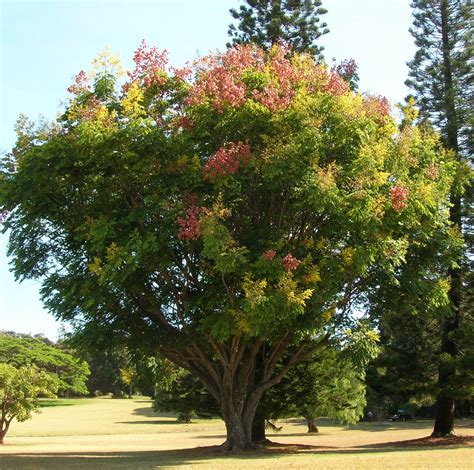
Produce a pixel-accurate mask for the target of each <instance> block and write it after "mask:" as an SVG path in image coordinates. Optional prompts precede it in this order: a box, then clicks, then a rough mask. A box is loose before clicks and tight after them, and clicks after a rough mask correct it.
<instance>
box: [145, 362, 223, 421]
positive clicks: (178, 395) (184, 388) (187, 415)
mask: <svg viewBox="0 0 474 470" xmlns="http://www.w3.org/2000/svg"><path fill="white" fill-rule="evenodd" d="M171 373H172V376H171V377H169V379H168V380H167V381H166V382H167V383H166V384H165V383H164V381H162V385H161V386H158V387H157V390H156V395H155V399H154V401H153V409H154V410H155V411H168V412H169V411H171V412H175V413H178V421H179V422H183V423H189V422H191V419H192V417H193V415H196V416H199V417H203V418H210V417H212V416H219V415H220V411H219V404H218V402H217V401H216V400H215V398H214V397H213V396H212V395H210V394H209V392H208V391H207V390H206V389H205V388H204V386H203V385H202V383H201V382H200V381H199V380H198V379H196V377H193V376H192V375H191V374H190V373H189V372H188V371H187V370H185V369H181V368H179V367H176V366H174V367H172V369H171Z"/></svg>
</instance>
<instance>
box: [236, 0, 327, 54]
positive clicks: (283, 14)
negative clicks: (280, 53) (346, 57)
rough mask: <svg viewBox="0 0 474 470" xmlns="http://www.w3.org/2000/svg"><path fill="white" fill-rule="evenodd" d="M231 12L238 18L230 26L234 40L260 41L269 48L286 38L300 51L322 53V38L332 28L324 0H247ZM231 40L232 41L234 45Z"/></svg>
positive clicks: (242, 42)
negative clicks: (328, 25) (326, 14)
mask: <svg viewBox="0 0 474 470" xmlns="http://www.w3.org/2000/svg"><path fill="white" fill-rule="evenodd" d="M245 3H246V5H241V6H240V8H239V10H235V9H233V8H232V9H231V10H230V14H231V15H232V17H233V18H234V19H235V20H236V21H237V22H238V24H237V26H235V25H234V24H231V25H230V26H229V36H230V37H231V38H232V44H249V43H254V44H258V45H259V46H261V47H262V48H264V49H266V50H269V49H271V47H272V46H273V45H275V44H278V43H279V42H281V41H283V42H285V43H287V44H289V45H291V47H292V49H293V50H294V51H296V52H308V53H310V54H312V55H314V57H322V51H323V49H324V48H323V47H322V46H320V45H318V44H317V41H318V39H319V38H320V37H321V36H322V35H323V34H326V33H328V32H329V29H328V28H327V24H326V23H324V22H323V23H321V16H322V15H324V14H325V13H327V10H325V9H324V8H323V7H322V6H321V5H322V2H321V1H320V0H245ZM230 45H231V44H228V46H230Z"/></svg>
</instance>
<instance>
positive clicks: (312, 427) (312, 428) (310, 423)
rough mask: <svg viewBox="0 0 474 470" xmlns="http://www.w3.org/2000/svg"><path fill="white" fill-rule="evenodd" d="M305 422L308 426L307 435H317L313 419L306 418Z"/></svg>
mask: <svg viewBox="0 0 474 470" xmlns="http://www.w3.org/2000/svg"><path fill="white" fill-rule="evenodd" d="M306 421H307V424H308V432H309V433H313V434H316V433H319V429H318V427H317V426H316V422H315V420H314V418H306Z"/></svg>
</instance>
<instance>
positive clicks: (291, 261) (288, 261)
mask: <svg viewBox="0 0 474 470" xmlns="http://www.w3.org/2000/svg"><path fill="white" fill-rule="evenodd" d="M275 256H276V251H275V250H267V251H265V252H264V253H263V254H262V258H263V259H265V260H267V261H273V259H274V258H275ZM300 264H301V261H300V260H299V259H297V258H295V257H294V256H293V255H292V254H291V253H288V254H287V255H286V256H284V257H283V258H282V259H281V265H282V266H283V268H284V269H285V271H294V270H295V269H297V268H298V266H299V265H300Z"/></svg>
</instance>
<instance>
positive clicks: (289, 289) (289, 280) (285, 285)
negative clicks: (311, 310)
mask: <svg viewBox="0 0 474 470" xmlns="http://www.w3.org/2000/svg"><path fill="white" fill-rule="evenodd" d="M297 287H298V286H297V283H296V281H295V280H294V279H293V275H292V274H291V273H285V275H284V276H283V277H282V278H281V279H280V282H279V283H278V289H279V290H280V291H281V292H282V293H283V294H284V295H285V297H286V299H287V301H288V304H290V306H293V307H295V306H296V307H305V306H306V300H307V299H309V298H310V297H311V296H312V295H313V292H314V289H305V290H302V291H298V289H297Z"/></svg>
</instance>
